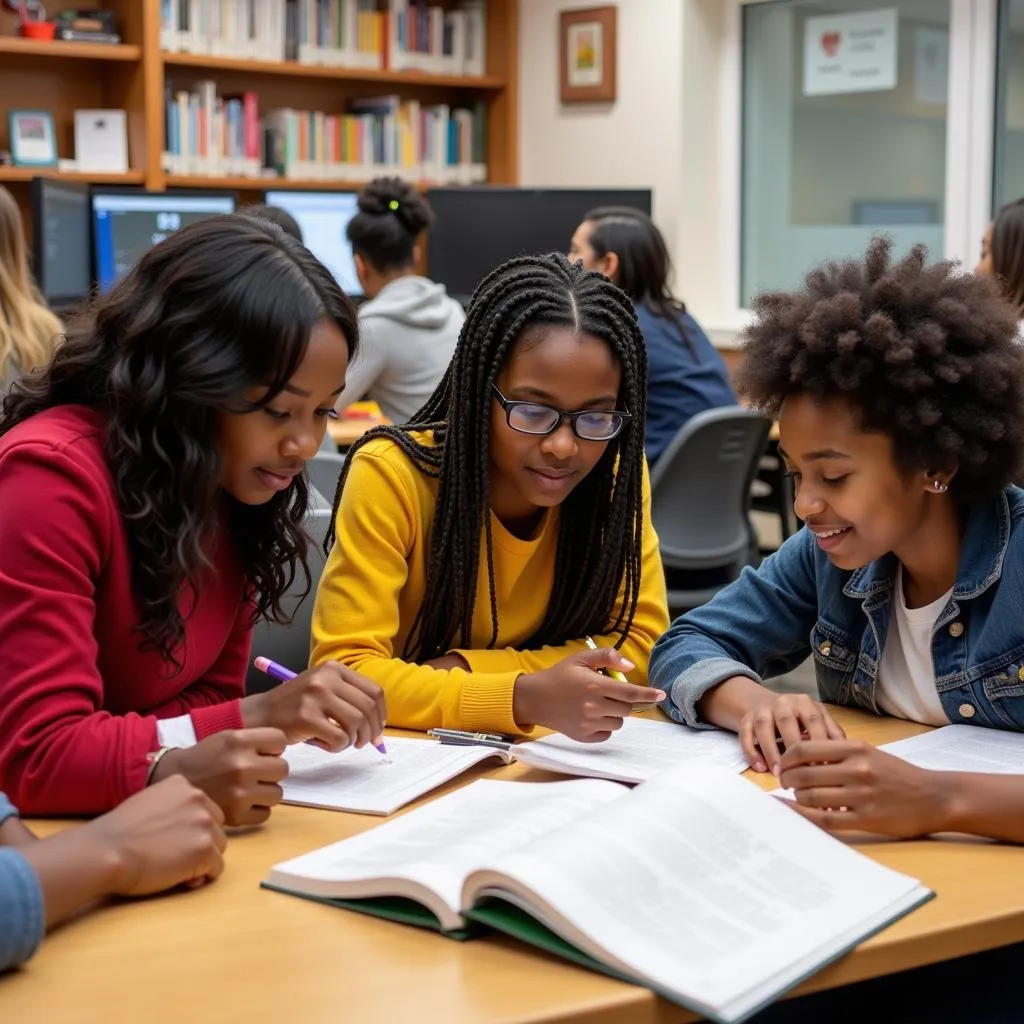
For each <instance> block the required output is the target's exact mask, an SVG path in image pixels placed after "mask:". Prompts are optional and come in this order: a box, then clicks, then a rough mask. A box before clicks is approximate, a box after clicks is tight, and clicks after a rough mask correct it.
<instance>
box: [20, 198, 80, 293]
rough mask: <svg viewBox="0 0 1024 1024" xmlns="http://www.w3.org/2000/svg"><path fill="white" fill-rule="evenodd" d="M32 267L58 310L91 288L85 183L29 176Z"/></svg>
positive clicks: (43, 291) (40, 286)
mask: <svg viewBox="0 0 1024 1024" xmlns="http://www.w3.org/2000/svg"><path fill="white" fill-rule="evenodd" d="M31 192H32V196H31V198H32V242H33V245H32V248H33V261H32V268H33V271H34V273H35V278H36V283H37V284H38V285H39V290H40V291H41V292H42V293H43V298H44V299H45V300H46V303H47V305H48V306H50V307H51V308H52V309H54V310H57V311H58V312H60V311H62V310H67V309H70V308H71V307H73V306H76V305H78V304H79V303H80V302H84V301H85V300H86V299H87V298H88V297H89V293H90V291H91V290H92V247H91V239H90V236H89V186H88V185H85V184H79V183H76V182H69V181H55V180H54V179H52V178H33V179H32V190H31Z"/></svg>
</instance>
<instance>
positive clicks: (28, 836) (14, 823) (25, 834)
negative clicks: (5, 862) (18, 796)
mask: <svg viewBox="0 0 1024 1024" xmlns="http://www.w3.org/2000/svg"><path fill="white" fill-rule="evenodd" d="M34 842H36V837H35V836H34V835H33V834H32V833H31V832H30V831H29V830H28V829H27V828H26V827H25V826H24V825H23V824H22V822H21V819H20V818H19V817H18V816H17V815H13V816H12V817H10V818H7V819H6V820H5V821H4V823H3V824H2V825H0V846H25V845H26V844H27V843H34Z"/></svg>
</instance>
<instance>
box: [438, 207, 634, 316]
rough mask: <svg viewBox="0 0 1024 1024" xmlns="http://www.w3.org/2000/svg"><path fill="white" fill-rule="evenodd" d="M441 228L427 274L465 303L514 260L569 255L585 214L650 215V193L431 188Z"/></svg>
mask: <svg viewBox="0 0 1024 1024" xmlns="http://www.w3.org/2000/svg"><path fill="white" fill-rule="evenodd" d="M427 199H428V200H429V201H430V205H431V206H432V207H433V208H434V213H435V214H436V216H437V223H436V224H435V225H434V227H433V228H432V229H431V231H430V234H429V235H428V237H427V272H428V273H429V274H430V276H431V278H433V280H435V281H439V282H440V283H441V284H443V285H445V286H446V287H447V289H448V292H449V294H450V295H452V296H453V297H455V298H457V299H459V300H460V301H462V302H465V301H467V299H468V297H469V296H470V295H472V294H473V292H474V290H475V289H476V286H477V285H478V284H479V283H480V281H481V279H482V278H483V277H484V276H485V275H486V274H488V273H490V271H492V270H494V268H495V267H497V266H499V265H500V264H502V263H504V262H505V261H506V260H510V259H512V258H513V257H515V256H524V255H528V254H533V253H547V252H568V251H569V243H570V242H571V241H572V236H573V232H575V230H576V228H578V227H579V225H580V221H582V220H583V215H584V214H585V213H587V212H588V211H589V210H592V209H594V208H595V207H597V206H634V207H637V208H638V209H640V210H642V211H643V212H644V213H646V214H648V215H650V212H651V190H650V189H569V188H566V189H554V188H501V187H479V188H432V189H430V190H429V191H428V192H427Z"/></svg>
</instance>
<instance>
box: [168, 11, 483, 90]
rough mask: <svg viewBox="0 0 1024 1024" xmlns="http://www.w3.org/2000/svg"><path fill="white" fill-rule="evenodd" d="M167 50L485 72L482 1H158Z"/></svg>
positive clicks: (435, 71) (379, 67)
mask: <svg viewBox="0 0 1024 1024" xmlns="http://www.w3.org/2000/svg"><path fill="white" fill-rule="evenodd" d="M160 42H161V46H162V48H163V49H164V50H166V51H170V52H176V51H184V52H188V53H204V54H212V55H214V56H222V57H239V58H243V59H250V60H265V61H285V60H294V61H298V62H299V63H300V64H314V65H316V64H319V65H325V66H332V67H352V68H361V69H366V70H382V69H385V68H387V69H391V70H396V71H422V72H428V73H432V74H448V75H466V76H480V75H483V74H485V73H486V65H487V62H486V7H485V0H461V2H460V3H459V5H458V6H457V7H455V8H453V9H450V10H449V9H445V8H443V7H436V6H435V7H428V6H427V4H426V0H161V30H160Z"/></svg>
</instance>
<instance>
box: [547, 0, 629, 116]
mask: <svg viewBox="0 0 1024 1024" xmlns="http://www.w3.org/2000/svg"><path fill="white" fill-rule="evenodd" d="M616 24H617V8H616V7H615V6H614V5H610V6H606V7H588V8H584V9H581V10H570V11H562V12H561V13H560V14H559V18H558V39H559V54H560V57H559V64H560V74H559V81H560V84H561V89H560V98H561V102H562V103H614V102H615V89H616V81H615V79H616V75H615V70H616V67H615V66H616V52H617V39H616Z"/></svg>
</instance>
